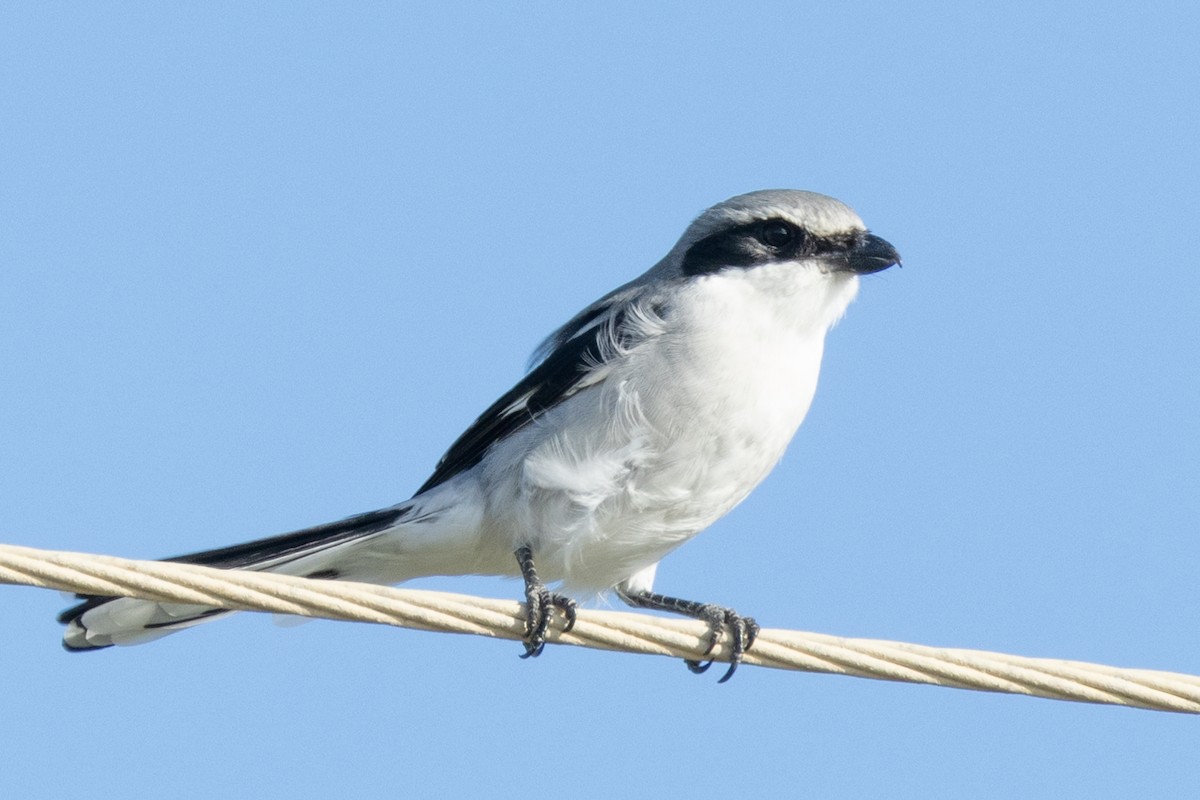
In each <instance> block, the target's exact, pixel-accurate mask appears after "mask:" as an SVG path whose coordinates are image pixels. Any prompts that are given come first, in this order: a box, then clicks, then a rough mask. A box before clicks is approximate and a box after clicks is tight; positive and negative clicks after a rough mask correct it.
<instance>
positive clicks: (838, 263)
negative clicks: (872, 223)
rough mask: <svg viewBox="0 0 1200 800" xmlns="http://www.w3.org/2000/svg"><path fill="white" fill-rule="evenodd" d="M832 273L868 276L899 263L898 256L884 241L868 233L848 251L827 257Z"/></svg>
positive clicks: (894, 249)
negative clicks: (851, 273)
mask: <svg viewBox="0 0 1200 800" xmlns="http://www.w3.org/2000/svg"><path fill="white" fill-rule="evenodd" d="M829 261H830V266H831V268H832V269H833V271H834V272H853V273H854V274H855V275H870V274H871V273H872V272H879V271H880V270H885V269H887V268H888V267H892V266H896V265H897V264H899V263H900V254H899V253H897V252H896V248H894V247H892V245H891V244H890V243H888V242H887V241H886V240H885V239H880V238H879V237H878V236H876V235H874V234H871V233H868V234H866V235H865V236H863V237H862V239H860V240H859V241H858V242H857V243H856V244H854V245H852V246H851V247H850V248H849V249H847V250H845V251H843V252H841V253H837V254H831V255H830V256H829Z"/></svg>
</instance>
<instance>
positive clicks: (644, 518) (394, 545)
mask: <svg viewBox="0 0 1200 800" xmlns="http://www.w3.org/2000/svg"><path fill="white" fill-rule="evenodd" d="M899 262H900V256H899V254H898V253H897V252H896V250H895V248H893V247H892V246H891V245H890V244H888V243H887V242H886V241H884V240H883V239H881V238H879V237H877V236H874V235H872V234H871V233H868V232H867V229H866V227H865V226H864V225H863V223H862V220H860V219H859V218H858V216H857V215H856V214H855V213H854V211H852V210H851V209H850V208H849V207H848V206H846V205H844V204H843V203H841V202H839V201H837V200H835V199H833V198H831V197H826V196H824V195H820V194H814V193H812V192H801V191H790V190H769V191H759V192H751V193H749V194H743V195H739V196H737V197H734V198H731V199H729V200H726V201H725V202H723V203H720V204H718V205H716V206H713V207H712V208H710V209H708V210H707V211H705V212H704V213H703V214H701V215H700V216H699V217H698V218H697V219H696V220H695V221H694V222H693V223H692V224H691V225H690V226H689V227H688V228H687V230H686V231H685V232H684V234H683V237H682V238H681V239H680V240H679V242H678V243H676V245H675V246H674V247H673V248H672V249H671V251H670V252H669V253H667V255H666V257H664V258H663V259H662V260H661V261H659V262H658V264H656V265H655V266H654V267H652V268H651V269H650V270H649V271H647V272H646V273H645V274H643V275H642V276H640V277H638V278H635V279H634V280H632V281H630V282H629V283H627V284H625V285H624V286H621V287H619V288H617V289H614V290H613V291H611V292H609V293H608V294H607V295H605V296H604V297H602V298H600V299H599V300H597V301H596V302H594V303H592V304H591V305H589V306H588V307H586V308H584V309H583V310H582V311H580V312H579V313H578V314H576V315H575V316H574V317H573V318H571V320H570V321H568V322H567V323H566V324H565V325H563V326H562V327H561V328H559V329H558V330H557V331H555V332H554V333H553V334H551V335H550V337H549V338H548V339H546V341H545V342H544V343H543V344H542V345H541V346H540V347H539V348H538V350H537V351H536V353H535V355H534V360H533V366H532V368H531V369H530V371H529V372H528V373H527V374H526V375H525V377H524V378H523V379H521V381H520V382H518V383H517V385H516V386H514V387H513V388H512V389H510V390H509V391H508V392H507V393H505V394H504V395H503V396H502V397H501V398H500V399H499V400H497V401H496V402H495V403H493V404H492V406H491V407H490V408H488V409H487V410H486V411H484V412H483V414H482V415H481V416H480V417H479V419H477V420H475V422H474V424H472V425H471V426H470V427H469V428H468V429H467V430H466V432H465V433H463V434H462V436H460V437H459V438H458V440H457V441H455V442H454V444H452V445H451V446H450V449H449V450H448V451H447V452H446V454H445V455H444V456H443V457H442V459H441V461H439V462H438V464H437V467H436V468H435V469H434V471H433V475H431V476H430V477H429V480H427V481H425V483H424V485H422V486H421V488H420V489H418V490H417V492H416V494H414V495H413V496H412V498H411V499H409V500H406V501H404V502H403V503H399V504H397V505H395V506H392V507H390V508H385V509H382V510H379V511H371V512H368V513H365V514H359V515H358V516H354V517H350V518H348V519H344V520H342V521H340V522H333V523H330V524H327V525H321V526H318V527H315V528H310V529H307V530H302V531H297V532H295V533H287V534H283V535H280V536H274V537H271V538H267V539H260V540H257V541H253V542H248V543H246V544H239V545H233V546H231V547H224V548H221V549H219V550H209V551H205V552H201V553H195V554H192V555H187V556H181V557H178V558H174V559H169V560H171V561H178V562H185V563H192V564H204V565H207V566H211V567H220V568H226V569H247V570H262V571H268V572H279V573H284V574H288V575H299V576H307V577H310V578H323V579H334V580H354V581H367V582H371V583H382V584H392V583H399V582H401V581H405V580H408V579H411V578H416V577H420V576H426V575H466V574H477V575H509V576H516V577H521V578H522V579H523V580H524V583H525V600H526V603H527V606H526V608H527V611H526V634H525V643H524V644H525V656H536V655H538V654H539V653H540V652H541V651H542V648H543V646H544V644H545V641H546V633H547V630H548V626H549V624H550V621H551V618H552V616H553V615H554V610H555V609H556V608H557V609H559V610H560V611H561V612H562V613H563V615H564V618H565V627H566V628H567V629H569V628H570V626H571V625H572V624H573V623H574V619H575V600H574V599H572V597H573V596H580V595H581V594H583V595H592V594H595V593H605V592H609V591H613V592H615V593H616V594H617V596H618V597H620V598H621V599H622V600H623V601H625V602H626V603H628V604H629V605H631V606H634V607H637V608H644V609H654V610H660V611H669V612H675V613H679V614H683V615H686V616H689V617H694V618H697V619H700V620H704V621H705V622H707V623H708V625H709V636H708V644H709V647H708V652H710V653H711V652H712V651H713V650H714V649H715V647H716V645H717V643H718V642H719V641H721V639H722V637H723V636H726V635H728V636H729V640H728V641H729V652H730V661H731V663H730V667H729V670H728V672H726V674H725V676H724V677H723V678H722V679H721V680H722V681H724V680H727V679H728V678H729V677H730V675H732V674H733V671H734V669H736V667H737V664H738V663H739V661H740V660H741V658H742V655H743V653H744V652H745V651H746V649H748V648H749V647H750V646H751V645H752V644H753V642H754V637H755V634H756V633H757V631H758V626H757V625H756V624H755V622H754V620H753V619H752V618H750V617H745V616H742V615H739V614H737V613H736V612H734V611H733V610H732V609H729V608H725V607H723V606H719V605H715V604H711V603H701V602H694V601H690V600H681V599H679V598H676V597H670V596H666V595H662V594H656V593H655V592H653V591H652V586H653V583H654V573H655V569H656V568H657V566H658V562H659V561H660V560H661V559H662V558H663V556H665V555H667V554H668V553H670V552H671V551H672V550H674V549H675V548H676V547H678V546H679V545H681V544H683V543H684V542H686V541H687V540H688V539H690V538H692V537H693V536H695V535H696V534H697V533H698V532H700V531H701V530H703V529H704V528H706V527H708V526H709V525H711V524H712V523H713V522H715V521H716V520H717V519H719V518H720V517H721V516H722V515H724V514H725V513H726V512H727V511H729V510H730V509H731V508H733V507H734V506H735V505H737V504H738V503H740V502H741V501H742V500H743V499H744V498H745V497H746V495H747V494H749V493H750V490H752V489H753V488H754V487H755V486H757V485H758V483H759V482H760V481H761V480H762V479H763V478H764V477H766V475H767V473H768V472H770V471H771V468H772V467H774V466H775V464H776V462H778V461H779V459H780V457H781V456H782V455H783V452H784V449H785V448H786V447H787V445H788V442H789V441H790V440H791V438H792V435H793V434H794V433H795V432H796V429H797V428H798V427H799V425H800V422H801V421H802V420H803V419H804V415H805V414H806V413H807V411H808V408H809V404H810V403H811V401H812V397H813V392H814V391H815V389H816V386H817V373H818V371H819V369H820V365H821V354H822V351H823V349H824V342H825V333H826V331H828V330H829V328H830V327H831V326H832V325H833V324H834V323H835V322H837V320H838V319H839V318H840V317H841V316H842V314H843V313H844V312H845V310H846V307H847V306H848V305H849V304H850V301H851V300H853V299H854V296H855V294H856V292H857V291H858V276H859V275H864V274H867V273H872V272H878V271H879V270H883V269H886V268H888V267H890V266H892V265H894V264H898V263H899ZM547 584H551V585H556V589H555V590H553V591H552V590H550V589H549V588H547ZM81 600H82V602H81V603H79V604H78V605H76V606H74V607H72V608H70V609H67V610H66V611H64V612H63V613H62V614H61V615H60V617H59V620H60V621H61V622H63V623H65V624H66V626H67V629H66V632H65V633H64V636H63V645H64V646H65V647H66V648H67V649H68V650H94V649H97V648H103V647H108V646H110V645H114V644H136V643H140V642H145V641H148V640H151V639H154V638H157V637H159V636H163V635H165V634H167V633H171V632H174V631H177V630H180V629H182V628H187V627H190V626H192V625H196V624H198V623H200V622H204V621H207V620H210V619H212V618H214V617H216V616H219V615H222V614H225V613H229V612H227V611H223V610H221V609H216V608H208V607H204V606H194V605H179V604H171V603H157V602H152V601H147V600H135V599H130V598H114V597H81ZM709 663H711V662H709ZM709 663H706V664H703V665H701V664H698V663H696V662H689V663H688V666H689V667H690V668H691V669H692V670H693V671H697V672H702V671H703V670H704V669H705V668H707V666H708V665H709Z"/></svg>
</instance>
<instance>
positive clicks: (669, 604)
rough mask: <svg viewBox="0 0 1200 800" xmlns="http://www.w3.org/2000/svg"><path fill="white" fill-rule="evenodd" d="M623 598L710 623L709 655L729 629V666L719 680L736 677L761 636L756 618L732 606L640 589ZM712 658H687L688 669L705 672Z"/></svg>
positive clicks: (653, 608) (633, 602)
mask: <svg viewBox="0 0 1200 800" xmlns="http://www.w3.org/2000/svg"><path fill="white" fill-rule="evenodd" d="M620 594H621V599H623V600H624V601H625V602H626V603H628V604H629V605H631V606H634V607H635V608H648V609H652V610H655V611H670V612H673V613H676V614H684V615H686V616H689V617H693V618H695V619H698V620H701V621H702V622H705V623H707V624H708V633H707V634H706V635H705V637H704V641H705V643H706V644H707V645H708V646H707V647H706V648H705V649H704V655H706V656H707V655H709V654H710V653H712V651H713V650H715V649H716V648H717V645H718V644H719V643H720V642H721V637H722V636H724V634H725V630H726V629H727V628H728V629H729V636H730V642H729V669H728V670H726V671H725V674H724V675H723V676H721V679H720V680H719V681H717V683H725V682H726V681H727V680H729V679H730V678H732V677H733V673H734V672H736V671H737V668H738V664H740V663H742V656H743V655H745V653H746V651H747V650H749V649H750V648H751V647H752V646H753V645H754V640H755V639H757V638H758V633H759V631H760V630H761V628H759V626H758V623H757V622H755V621H754V618H753V617H743V616H741V615H740V614H738V613H737V612H736V611H734V610H733V609H732V608H725V607H723V606H718V605H713V604H712V603H697V602H694V601H691V600H680V599H679V598H676V597H667V596H665V595H661V594H654V593H653V592H638V593H636V594H630V593H626V592H621V593H620ZM712 663H713V662H712V660H711V659H710V660H708V661H704V662H701V661H698V660H692V659H687V660H685V661H684V664H686V665H687V668H688V669H689V670H691V671H692V672H694V673H696V674H700V673H703V672H706V671H707V670H708V668H709V667H710V666H712Z"/></svg>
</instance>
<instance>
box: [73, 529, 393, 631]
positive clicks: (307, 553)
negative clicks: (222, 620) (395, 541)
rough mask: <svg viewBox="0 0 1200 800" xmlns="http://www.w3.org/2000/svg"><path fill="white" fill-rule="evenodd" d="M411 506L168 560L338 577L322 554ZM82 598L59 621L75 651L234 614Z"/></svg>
mask: <svg viewBox="0 0 1200 800" xmlns="http://www.w3.org/2000/svg"><path fill="white" fill-rule="evenodd" d="M408 510H409V509H408V508H407V507H406V506H398V507H393V508H385V509H381V510H379V511H369V512H367V513H365V514H358V515H356V516H353V517H348V518H347V519H343V520H340V521H338V522H331V523H328V524H326V525H318V526H316V527H315V528H306V529H304V530H301V531H294V532H292V533H284V534H280V535H278V536H271V537H268V538H266V539H257V540H255V541H252V542H245V543H244V544H235V545H232V546H230V547H222V548H219V549H217V550H204V551H202V552H199V553H190V554H188V555H183V556H176V557H175V558H167V559H163V560H164V561H173V562H176V563H181V564H200V565H203V566H206V567H217V568H219V569H250V570H260V571H261V570H268V571H272V572H285V573H288V574H292V575H304V576H306V577H310V578H331V579H332V578H338V577H341V576H340V575H339V573H338V571H337V569H336V568H334V567H330V566H328V565H324V564H321V563H320V562H321V560H322V559H320V558H319V555H320V554H322V553H325V552H326V551H328V550H330V549H332V548H335V547H337V546H339V545H342V544H345V543H347V542H350V541H355V540H359V539H362V538H365V537H367V536H371V535H372V534H375V533H379V532H380V531H384V530H387V529H388V528H390V527H392V526H393V525H395V524H396V522H397V521H398V520H399V519H400V518H401V517H402V516H404V514H405V513H407V511H408ZM78 597H79V599H80V600H81V601H82V602H80V603H78V604H77V605H74V606H71V607H70V608H68V609H66V610H65V611H63V612H62V613H61V614H59V615H58V621H59V622H61V623H63V624H64V625H66V626H67V629H66V631H64V633H63V647H64V648H66V649H67V650H70V651H72V652H83V651H88V650H100V649H103V648H105V647H111V646H112V645H114V644H139V643H141V642H145V641H150V640H152V639H157V638H159V637H160V636H165V635H166V634H168V633H172V632H174V631H177V630H182V629H183V628H189V627H191V626H193V625H196V624H199V623H200V622H205V621H207V620H209V619H212V618H214V617H217V616H220V615H222V614H225V613H229V612H227V611H225V610H223V609H219V608H211V607H207V606H194V605H181V604H173V603H156V602H154V601H151V600H134V599H132V598H127V597H106V596H99V595H78Z"/></svg>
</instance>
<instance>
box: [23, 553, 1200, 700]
mask: <svg viewBox="0 0 1200 800" xmlns="http://www.w3.org/2000/svg"><path fill="white" fill-rule="evenodd" d="M0 583H10V584H20V585H26V586H40V587H43V588H47V589H58V590H60V591H68V592H76V593H79V594H94V595H123V596H128V597H138V598H142V599H145V600H155V601H158V602H169V603H181V604H187V605H205V606H216V607H220V608H226V609H230V610H237V611H269V612H273V613H277V614H296V615H299V616H305V617H321V618H325V619H335V620H346V621H355V622H373V623H376V624H382V625H394V626H398V627H404V628H415V629H418V630H425V631H441V632H448V633H462V634H473V635H476V636H490V637H493V638H502V639H516V640H519V639H521V638H522V637H523V635H524V625H525V622H524V620H525V614H524V607H523V606H522V605H521V604H520V603H517V602H515V601H510V600H495V599H489V598H482V597H470V596H467V595H460V594H451V593H447V592H432V591H424V590H414V589H398V588H393V587H388V586H377V585H374V584H364V583H350V582H345V581H328V580H312V579H307V578H297V577H292V576H288V575H277V574H273V573H267V572H249V571H244V570H221V569H213V568H211V567H202V566H197V565H195V564H179V563H174V562H165V561H134V560H130V559H123V558H115V557H113V556H100V555H89V554H85V553H70V552H63V551H53V550H39V549H36V548H31V547H19V546H16V545H6V544H0ZM706 632H707V626H706V625H705V624H704V623H702V622H696V621H693V620H677V619H668V618H662V617H655V616H650V615H647V614H633V613H627V612H617V611H597V610H591V609H580V610H579V612H578V619H577V621H576V624H575V628H574V629H573V630H572V631H571V632H570V633H564V632H563V631H562V630H561V622H560V621H559V620H558V619H557V618H556V619H555V623H554V625H552V627H551V630H550V632H549V634H548V636H547V641H548V642H550V643H557V644H568V645H574V646H578V647H591V648H596V649H601V650H613V651H623V652H630V653H643V654H650V655H661V656H671V657H673V658H683V659H691V660H697V659H700V658H714V659H715V660H717V661H727V660H728V657H729V650H728V646H727V644H726V643H725V641H724V640H725V639H727V638H728V637H723V641H722V643H720V644H718V645H717V648H716V649H715V650H713V652H712V653H710V654H709V655H707V656H706V655H705V654H704V651H705V649H706V648H707V646H708V643H707V641H706V638H705V634H706ZM743 663H745V664H747V665H755V666H762V667H770V668H773V669H789V670H801V671H807V672H822V673H829V674H836V675H848V676H853V677H860V678H873V679H877V680H888V681H903V682H909V683H922V684H928V685H933V686H946V687H952V688H958V689H974V690H979V691H988V692H1005V693H1009V694H1023V695H1029V696H1034V697H1044V698H1050V699H1055V700H1072V701H1077V702H1087V703H1106V704H1111V705H1124V706H1132V707H1135V708H1143V709H1151V710H1158V711H1175V712H1183V713H1190V714H1197V713H1200V676H1195V675H1185V674H1180V673H1172V672H1159V671H1155V670H1147V669H1122V668H1119V667H1111V666H1105V665H1102V664H1089V663H1084V662H1078V661H1063V660H1058V659H1045V658H1029V657H1025V656H1014V655H1007V654H1004V653H991V652H984V651H978V650H963V649H953V648H937V647H927V646H924V645H917V644H908V643H904V642H888V641H881V640H874V639H849V638H842V637H837V636H830V635H827V634H820V633H807V632H803V631H791V630H780V629H771V628H764V629H763V630H762V631H761V632H760V633H759V635H758V639H757V640H756V642H755V644H754V647H753V648H752V649H751V650H750V651H749V652H747V653H746V654H745V656H744V659H743Z"/></svg>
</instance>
